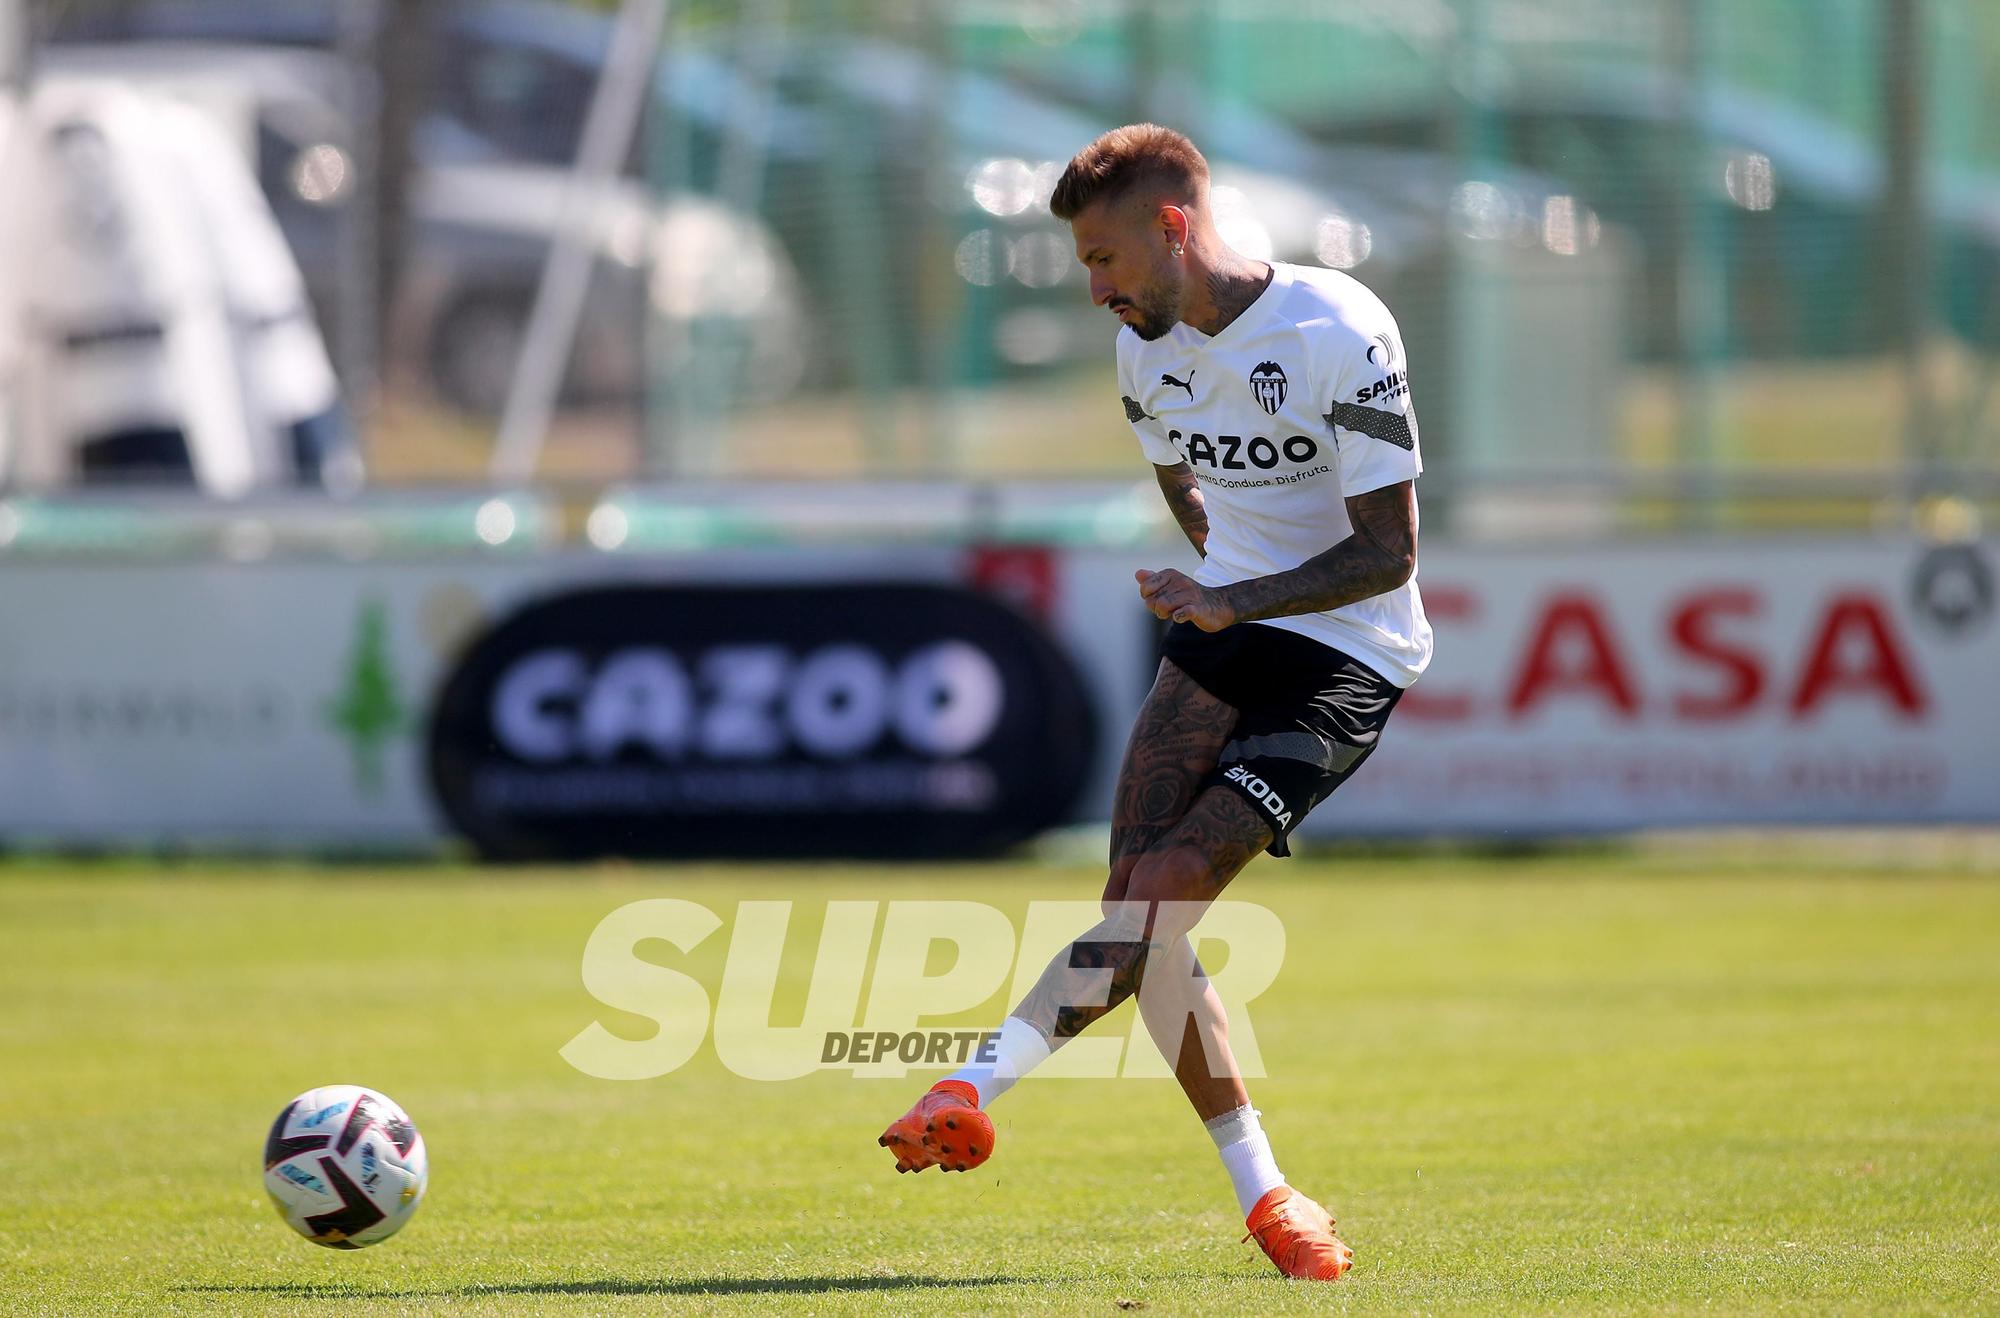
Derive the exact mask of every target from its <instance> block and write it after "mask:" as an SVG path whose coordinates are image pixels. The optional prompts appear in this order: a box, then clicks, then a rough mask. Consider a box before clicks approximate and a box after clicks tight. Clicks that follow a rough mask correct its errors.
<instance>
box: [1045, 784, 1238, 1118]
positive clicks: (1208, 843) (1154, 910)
mask: <svg viewBox="0 0 2000 1318" xmlns="http://www.w3.org/2000/svg"><path fill="white" fill-rule="evenodd" d="M1270 840H1271V828H1270V825H1269V824H1267V823H1266V822H1265V821H1264V819H1263V818H1262V816H1260V815H1258V814H1257V813H1256V811H1255V810H1253V809H1252V808H1251V806H1250V804H1249V803H1248V802H1247V801H1245V800H1244V799H1243V798H1242V797H1240V796H1238V795H1237V794H1236V793H1234V792H1230V791H1225V790H1222V789H1211V790H1209V791H1207V792H1205V793H1203V794H1202V796H1201V798H1200V800H1198V801H1196V802H1195V805H1194V808H1193V809H1191V810H1190V811H1189V812H1188V813H1187V815H1186V817H1185V818H1183V819H1182V820H1181V821H1180V823H1178V824H1176V825H1175V826H1174V827H1173V828H1172V829H1171V830H1169V831H1168V833H1167V835H1166V836H1165V837H1164V838H1162V839H1161V840H1160V842H1159V843H1158V844H1157V845H1156V846H1154V847H1152V848H1150V849H1148V850H1147V851H1146V852H1145V854H1143V855H1142V856H1140V857H1139V860H1138V862H1137V863H1136V864H1135V865H1134V866H1133V867H1132V869H1131V871H1130V874H1129V877H1128V880H1127V882H1126V886H1125V894H1124V899H1123V900H1121V901H1116V902H1114V903H1113V909H1112V910H1111V911H1110V912H1109V913H1108V914H1107V915H1106V916H1105V918H1104V919H1103V920H1102V921H1100V922H1099V923H1098V924H1097V925H1096V926H1095V927H1094V928H1092V929H1090V930H1089V931H1087V932H1086V933H1084V934H1083V935H1082V936H1081V937H1079V938H1078V939H1077V940H1076V941H1075V942H1073V943H1072V944H1070V946H1069V947H1067V948H1065V949H1064V950H1063V951H1061V952H1058V953H1057V954H1056V957H1055V959H1054V960H1053V961H1051V962H1050V963H1049V968H1048V969H1047V970H1045V971H1044V972H1042V977H1041V979H1040V980H1039V981H1038V982H1037V983H1036V985H1035V987H1034V988H1032V989H1030V990H1029V992H1028V995H1027V997H1025V998H1023V999H1022V1000H1021V1003H1020V1005H1019V1006H1017V1007H1016V1008H1015V1009H1014V1010H1013V1012H1011V1013H1010V1014H1011V1015H1014V1016H1017V1017H1019V1018H1021V1019H1022V1020H1025V1021H1027V1022H1028V1023H1029V1024H1031V1025H1033V1026H1034V1027H1035V1028H1036V1029H1037V1030H1039V1031H1041V1032H1042V1033H1043V1034H1044V1035H1045V1036H1046V1037H1047V1038H1048V1040H1049V1042H1050V1044H1051V1045H1059V1044H1060V1042H1061V1041H1062V1040H1066V1039H1070V1038H1074V1037H1075V1036H1076V1035H1078V1034H1081V1033H1082V1032H1083V1031H1084V1030H1086V1029H1088V1028H1089V1027H1090V1026H1091V1025H1092V1024H1094V1023H1095V1022H1096V1021H1097V1020H1098V1019H1100V1018H1101V1017H1103V1016H1104V1015H1105V1014H1106V1013H1107V1012H1109V1011H1110V1010H1111V1009H1112V1008H1114V1007H1116V1006H1117V1005H1118V1004H1119V1003H1121V1002H1123V1001H1124V1000H1125V999H1126V998H1129V997H1131V996H1132V995H1133V994H1135V993H1137V992H1139V990H1140V987H1141V986H1142V985H1143V984H1144V983H1145V978H1146V968H1147V964H1148V961H1149V960H1150V959H1151V958H1152V957H1153V956H1154V955H1155V953H1156V952H1159V950H1160V949H1161V948H1163V947H1164V946H1165V945H1166V944H1169V943H1171V942H1173V941H1175V940H1185V939H1186V937H1187V934H1188V931H1189V930H1191V929H1193V928H1194V925H1195V922H1196V921H1198V920H1199V919H1200V918H1201V914H1202V912H1203V911H1204V910H1206V909H1207V907H1208V904H1209V903H1210V902H1212V901H1214V900H1215V898H1216V896H1217V895H1218V894H1219V893H1220V892H1221V891H1222V889H1223V888H1224V887H1226V886H1227V885H1228V883H1229V881H1230V880H1231V879H1233V878H1235V877H1236V875H1237V873H1238V872H1239V871H1241V870H1242V868H1243V867H1244V866H1245V865H1247V864H1248V863H1249V862H1250V858H1251V857H1252V856H1255V855H1256V854H1257V853H1258V852H1259V851H1262V850H1263V849H1264V847H1265V846H1266V845H1268V844H1269V843H1270ZM1190 959H1191V958H1190ZM1161 960H1162V963H1163V964H1172V958H1171V957H1170V956H1166V955H1162V956H1161ZM1174 996H1175V995H1169V1000H1171V999H1172V997H1174ZM1181 1042H1182V1040H1180V1039H1175V1040H1174V1041H1173V1043H1174V1044H1175V1045H1178V1044H1180V1043H1181ZM1181 1051H1183V1050H1182V1049H1180V1048H1179V1047H1176V1052H1177V1053H1178V1052H1181ZM1225 1110H1226V1109H1225Z"/></svg>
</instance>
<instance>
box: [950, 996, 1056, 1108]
mask: <svg viewBox="0 0 2000 1318" xmlns="http://www.w3.org/2000/svg"><path fill="white" fill-rule="evenodd" d="M981 1046H982V1047H983V1046H984V1045H981ZM992 1053H993V1060H992V1061H990V1062H973V1063H972V1064H971V1065H970V1066H963V1067H960V1068H959V1069H958V1070H956V1071H954V1072H952V1073H951V1075H950V1077H949V1078H950V1079H952V1080H963V1081H965V1083H966V1084H968V1085H971V1086H972V1087H973V1088H974V1089H976V1090H978V1091H979V1106H980V1107H982V1108H983V1107H985V1106H986V1105H987V1104H988V1103H991V1102H992V1101H993V1100H994V1099H996V1098H998V1097H1000V1095H1002V1094H1004V1093H1006V1092H1007V1091H1008V1090H1010V1089H1012V1088H1013V1087H1014V1082H1015V1081H1016V1080H1019V1079H1020V1078H1021V1077H1022V1076H1024V1075H1026V1074H1028V1072H1030V1071H1032V1070H1034V1069H1035V1068H1036V1067H1038V1066H1040V1065H1041V1064H1042V1063H1043V1062H1046V1061H1047V1060H1049V1041H1048V1040H1047V1039H1044V1038H1043V1037H1042V1032H1041V1031H1040V1030H1038V1029H1036V1028H1035V1027H1034V1026H1032V1025H1030V1024H1028V1022H1026V1021H1024V1020H1022V1019H1021V1018H1020V1017H1018V1016H1009V1017H1008V1018H1007V1019H1006V1020H1004V1021H1002V1022H1001V1023H1000V1038H999V1041H998V1043H996V1044H995V1045H994V1047H993V1049H992Z"/></svg>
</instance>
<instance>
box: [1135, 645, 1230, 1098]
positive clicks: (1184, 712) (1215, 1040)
mask: <svg viewBox="0 0 2000 1318" xmlns="http://www.w3.org/2000/svg"><path fill="white" fill-rule="evenodd" d="M1236 717H1237V712H1236V710H1235V708H1234V707H1232V706H1229V705H1226V704H1224V703H1222V702H1221V701H1219V700H1217V699H1216V698H1215V697H1214V696H1212V695H1210V694H1209V693H1208V692H1207V691H1205V690H1203V689H1202V688H1201V686H1200V685H1199V684H1198V683H1197V682H1195V680H1194V679H1193V678H1191V677H1189V676H1188V675H1187V674H1186V673H1184V672H1182V671H1181V670H1180V669H1179V668H1177V667H1175V666H1174V665H1173V664H1172V663H1169V662H1165V661H1162V662H1161V664H1160V673H1159V677H1158V678H1157V679H1156V681H1155V682H1154V685H1153V690H1152V693H1151V694H1150V695H1149V696H1148V697H1147V700H1146V704H1145V707H1144V708H1143V709H1142V710H1141V711H1140V713H1139V718H1138V720H1137V721H1136V722H1135V723H1134V725H1133V728H1132V737H1131V740H1130V742H1129V743H1128V744H1127V745H1126V748H1125V761H1124V764H1123V765H1122V766H1121V767H1120V769H1119V773H1118V789H1117V791H1116V793H1115V794H1114V797H1113V803H1112V814H1111V878H1110V881H1109V882H1108V883H1106V884H1105V888H1104V899H1105V914H1106V915H1107V916H1108V915H1110V914H1111V912H1112V910H1113V906H1114V904H1115V903H1117V902H1119V901H1122V900H1123V899H1124V898H1125V895H1126V886H1127V884H1128V883H1129V882H1130V880H1131V876H1132V870H1133V867H1134V866H1136V865H1137V864H1138V863H1139V858H1140V857H1141V856H1143V855H1144V854H1145V853H1146V851H1147V850H1148V849H1149V848H1151V847H1153V846H1155V845H1156V844H1157V843H1158V842H1159V841H1160V839H1161V838H1163V837H1165V836H1166V834H1167V832H1168V831H1169V830H1170V829H1172V828H1173V826H1174V825H1176V824H1178V823H1180V821H1181V820H1182V818H1184V817H1185V816H1186V814H1187V811H1188V807H1190V806H1191V805H1193V804H1194V797H1195V792H1196V791H1197V790H1198V789H1199V787H1200V786H1201V780H1202V777H1203V776H1204V775H1205V774H1207V773H1208V771H1209V770H1210V769H1212V768H1213V767H1215V762H1216V759H1217V757H1218V756H1220V755H1221V754H1222V747H1223V745H1224V744H1225V743H1226V742H1227V741H1228V740H1229V737H1230V734H1231V733H1232V732H1233V731H1234V729H1235V727H1236ZM1149 968H1150V970H1151V977H1150V978H1149V979H1148V981H1147V987H1146V989H1145V990H1144V991H1143V992H1141V993H1140V994H1139V1014H1140V1015H1141V1016H1142V1017H1143V1018H1144V1020H1145V1022H1146V1032H1147V1033H1148V1034H1150V1035H1151V1036H1152V1038H1153V1043H1154V1045H1155V1046H1157V1047H1158V1048H1159V1050H1160V1055H1161V1056H1162V1057H1164V1058H1166V1059H1167V1063H1168V1065H1170V1066H1172V1067H1173V1069H1174V1077H1175V1078H1176V1079H1177V1080H1179V1081H1180V1085H1181V1089H1182V1091H1183V1092H1185V1093H1186V1094H1187V1097H1188V1102H1189V1103H1190V1104H1192V1105H1193V1106H1194V1110H1195V1112H1196V1113H1197V1114H1198V1115H1199V1116H1200V1117H1201V1119H1202V1120H1203V1121H1208V1120H1210V1119H1212V1118H1214V1117H1216V1116H1219V1115H1221V1114H1222V1113H1224V1112H1230V1111H1234V1110H1235V1109H1236V1108H1239V1107H1242V1106H1243V1105H1244V1104H1245V1103H1248V1102H1249V1101H1250V1099H1249V1092H1248V1091H1247V1090H1246V1089H1245V1088H1244V1086H1243V1079H1242V1075H1241V1073H1240V1072H1239V1071H1238V1070H1237V1066H1236V1055H1235V1053H1233V1052H1232V1051H1231V1050H1230V1047H1229V1017H1228V1015H1227V1014H1226V1013H1225V1012H1224V1011H1223V1007H1222V999H1221V998H1220V997H1219V996H1218V995H1217V994H1216V991H1215V988H1214V986H1213V985H1212V984H1210V983H1209V981H1208V975H1207V973H1206V972H1204V971H1203V970H1202V968H1201V963H1200V961H1198V960H1197V959H1196V957H1195V954H1194V947H1193V945H1192V944H1191V943H1190V942H1189V941H1188V939H1187V938H1186V937H1181V938H1178V939H1174V940H1172V941H1170V942H1168V943H1167V944H1166V945H1165V946H1164V947H1162V948H1161V949H1160V950H1159V952H1158V953H1157V954H1156V955H1155V956H1154V957H1153V958H1152V959H1151V961H1150V963H1149Z"/></svg>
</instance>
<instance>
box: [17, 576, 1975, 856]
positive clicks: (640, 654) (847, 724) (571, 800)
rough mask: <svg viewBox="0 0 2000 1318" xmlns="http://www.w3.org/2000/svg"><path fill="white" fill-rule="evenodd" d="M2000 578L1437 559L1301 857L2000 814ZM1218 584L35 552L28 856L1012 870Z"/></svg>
mask: <svg viewBox="0 0 2000 1318" xmlns="http://www.w3.org/2000/svg"><path fill="white" fill-rule="evenodd" d="M1995 550H1996V546H1995V545H1994V544H1993V543H1991V542H1986V543H1981V544H1977V545H1958V546H1947V547H1943V548H1930V547H1925V546H1922V545H1918V544H1914V543H1910V542H1900V541H1870V540H1862V539H1828V540H1799V541H1702V542H1672V541H1658V542H1642V543H1631V544H1588V545H1573V546H1561V547H1549V548H1534V549H1479V550H1471V549H1464V548H1456V547H1454V546H1452V545H1450V544H1447V543H1444V542H1442V541H1433V542H1432V543H1428V544H1426V545H1425V547H1424V550H1423V568H1422V575H1421V582H1422V586H1423V591H1424V596H1425V600H1426V603H1427V605H1428V607H1429V610H1430V614H1431V617H1432V620H1433V622H1434V624H1435V627H1436V631H1437V657H1436V660H1435V661H1434V662H1433V664H1432V666H1431V671H1430V672H1429V673H1428V674H1426V675H1425V677H1424V679H1423V680H1422V681H1421V682H1420V683H1418V685H1417V686H1416V687H1415V688H1414V689H1413V690H1412V691H1411V693H1410V695H1409V696H1408V697H1407V698H1406V699H1405V700H1404V701H1403V702H1402V704H1401V705H1400V707H1399V708H1398V710H1397V712H1396V715H1395V717H1394V718H1393V719H1391V721H1390V723H1389V727H1388V729H1387V731H1386V732H1385V733H1384V735H1383V740H1382V745H1381V749H1380V750H1379V751H1378V752H1377V753H1376V754H1375V756H1374V757H1373V758H1372V759H1371V760H1370V761H1369V763H1368V765H1367V766H1366V768H1365V769H1364V770H1363V771H1362V772H1361V773H1360V774H1358V775H1357V776H1356V777H1355V779H1354V780H1353V781H1352V782H1351V783H1349V784H1348V785H1347V786H1346V787H1344V788H1343V789H1342V790H1341V791H1340V792H1339V793H1337V794H1336V795H1335V796H1334V797H1333V798H1332V799H1331V800H1330V801H1328V802H1327V803H1326V804H1325V805H1323V806H1322V807H1320V809H1319V810H1318V811H1316V812H1315V813H1314V814H1313V815H1312V816H1311V817H1310V818H1309V819H1308V820H1307V821H1306V825H1305V829H1304V832H1305V834H1306V835H1307V836H1319V837H1337V836H1342V835H1350V834H1376V835H1441V834H1486V835H1494V834H1507V835H1532V834H1537V833H1550V832H1558V831H1574V830H1600V829H1616V828H1628V827H1643V826H1653V825H1671V824H1696V825H1699V824H1723V823H1876V822H1880V823H1895V822H1951V821H1967V822H1993V821H1996V820H2000V699H1996V698H1995V691H1996V688H1997V687H2000V681H1996V678H2000V627H1996V622H1995V602H1996V601H1995V584H1994V566H1995V561H1996V553H1995ZM1190 560H1191V554H1190V553H1189V551H1187V550H1186V549H1185V547H1172V546H1162V547H1159V548H1156V549H1140V550H1119V551H1115V552H1113V551H1094V550H1093V551H1068V550H1062V549H1054V548H1038V547H1034V546H1016V547H1010V548H1005V549H999V550H990V551H981V550H977V549H974V550H967V549H964V548H960V547H953V546H942V545H941V546H912V545H895V546H883V547H863V546H849V547H837V548H821V549H769V550H727V551H725V550H716V551H707V552H701V553H689V554H677V555H672V556H646V555H638V554H632V555H599V554H583V553H563V554H552V555H543V556H532V555H519V556H506V557H495V558H478V557H473V556H462V557H440V558H436V559H430V560H419V561H410V562H389V561H382V562H361V563H349V562H341V561H333V560H327V561H295V562H284V561H278V562H266V563H258V564H232V563H210V562H181V563H173V562H158V563H139V562H112V561H97V562H84V561H64V560H59V559H52V558H40V557H37V558H27V557H10V558H8V559H6V560H4V561H0V844H4V845H14V846H32V845H40V844H55V845H81V846H106V845H114V846H122V845H136V846H148V845H166V846H217V847H225V846H247V847H254V848H269V849H282V848H286V847H299V846H305V847H339V848H373V847H387V848H398V849H409V848H412V847H418V848H426V847H434V846H436V845H438V844H439V843H441V842H443V841H445V840H447V839H449V838H452V837H454V836H469V837H471V838H472V839H473V840H474V841H475V842H477V843H479V844H480V845H481V846H483V847H485V848H486V849H487V850H489V851H492V852H494V853H495V854H547V855H569V854H579V853H581V852H584V851H595V850H599V849H602V850H609V851H618V852H627V853H629V854H646V855H655V856H665V855H682V854H686V855H693V854H715V853H717V852H719V851H726V850H727V851H735V850H739V849H740V851H741V852H742V853H743V854H804V853H805V852H807V851H809V850H812V849H813V847H814V845H815V840H816V842H817V845H819V846H821V847H823V848H824V850H825V851H826V853H827V854H857V855H859V854H876V855H880V854H890V853H896V852H901V853H902V854H916V853H918V852H923V853H927V854H936V853H937V852H938V851H949V850H958V849H963V850H965V851H977V850H984V849H990V848H992V847H996V846H1002V845H1005V844H1006V843H1007V842H1009V841H1010V840H1013V839H1015V838H1018V837H1020V836H1021V835H1022V834H1023V833H1025V832H1027V831H1031V830H1032V829H1034V828H1039V827H1044V826H1046V825H1048V824H1050V823H1055V822H1061V821H1062V820H1063V819H1065V818H1067V819H1070V820H1092V819H1102V818H1104V817H1105V815H1106V814H1107V813H1108V810H1109V807H1110V801H1111V787H1112V782H1113V778H1114V776H1115V773H1116V769H1117V762H1118V758H1119V753H1120V750H1121V748H1122V746H1123V744H1124V738H1125V733H1126V730H1127V729H1128V727H1129V726H1130V722H1131V719H1132V716H1133V713H1134V711H1135V710H1136V709H1137V708H1138V704H1139V701H1140V700H1141V698H1142V697H1143V695H1144V693H1145V690H1146V687H1147V686H1148V684H1149V683H1150V681H1151V675H1152V672H1153V668H1154V666H1155V664H1156V662H1157V660H1156V659H1155V657H1154V649H1153V647H1154V645H1155V643H1156V639H1157V633H1158V627H1157V624H1156V623H1155V622H1154V621H1153V619H1152V618H1151V616H1150V615H1148V614H1147V613H1146V612H1145V611H1144V609H1143V608H1142V607H1141V606H1140V604H1139V601H1138V598H1137V595H1136V593H1135V590H1134V587H1133V584H1132V570H1133V568H1135V567H1155V568H1157V567H1163V566H1169V565H1178V566H1183V567H1186V566H1190V565H1191V562H1190ZM626 591H630V592H631V593H630V594H621V593H619V592H626ZM802 591H803V592H804V593H803V594H801V593H800V592H802ZM815 597H818V598H819V599H821V600H823V601H825V608H824V609H820V610H819V611H817V612H816V611H815V610H816V609H818V608H819V606H818V605H815V604H813V603H812V600H813V599H814V598H815ZM998 597H1004V598H1005V599H1006V600H1007V601H1008V604H1007V605H1005V606H1003V605H1002V604H1001V603H999V602H997V598H998ZM564 601H570V602H569V603H564ZM704 611H705V612H704ZM440 697H442V698H443V699H442V703H440ZM1093 728H1094V729H1095V736H1094V739H1093V733H1092V730H1093ZM753 752H754V753H753ZM593 803H595V805H593ZM597 807H602V809H601V810H598V809H597ZM594 811H596V812H595V813H594ZM586 832H588V833H590V834H592V839H591V845H588V846H586V845H584V844H583V841H582V835H583V834H585V833H586ZM897 834H900V836H899V837H898V836H889V835H897Z"/></svg>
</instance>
